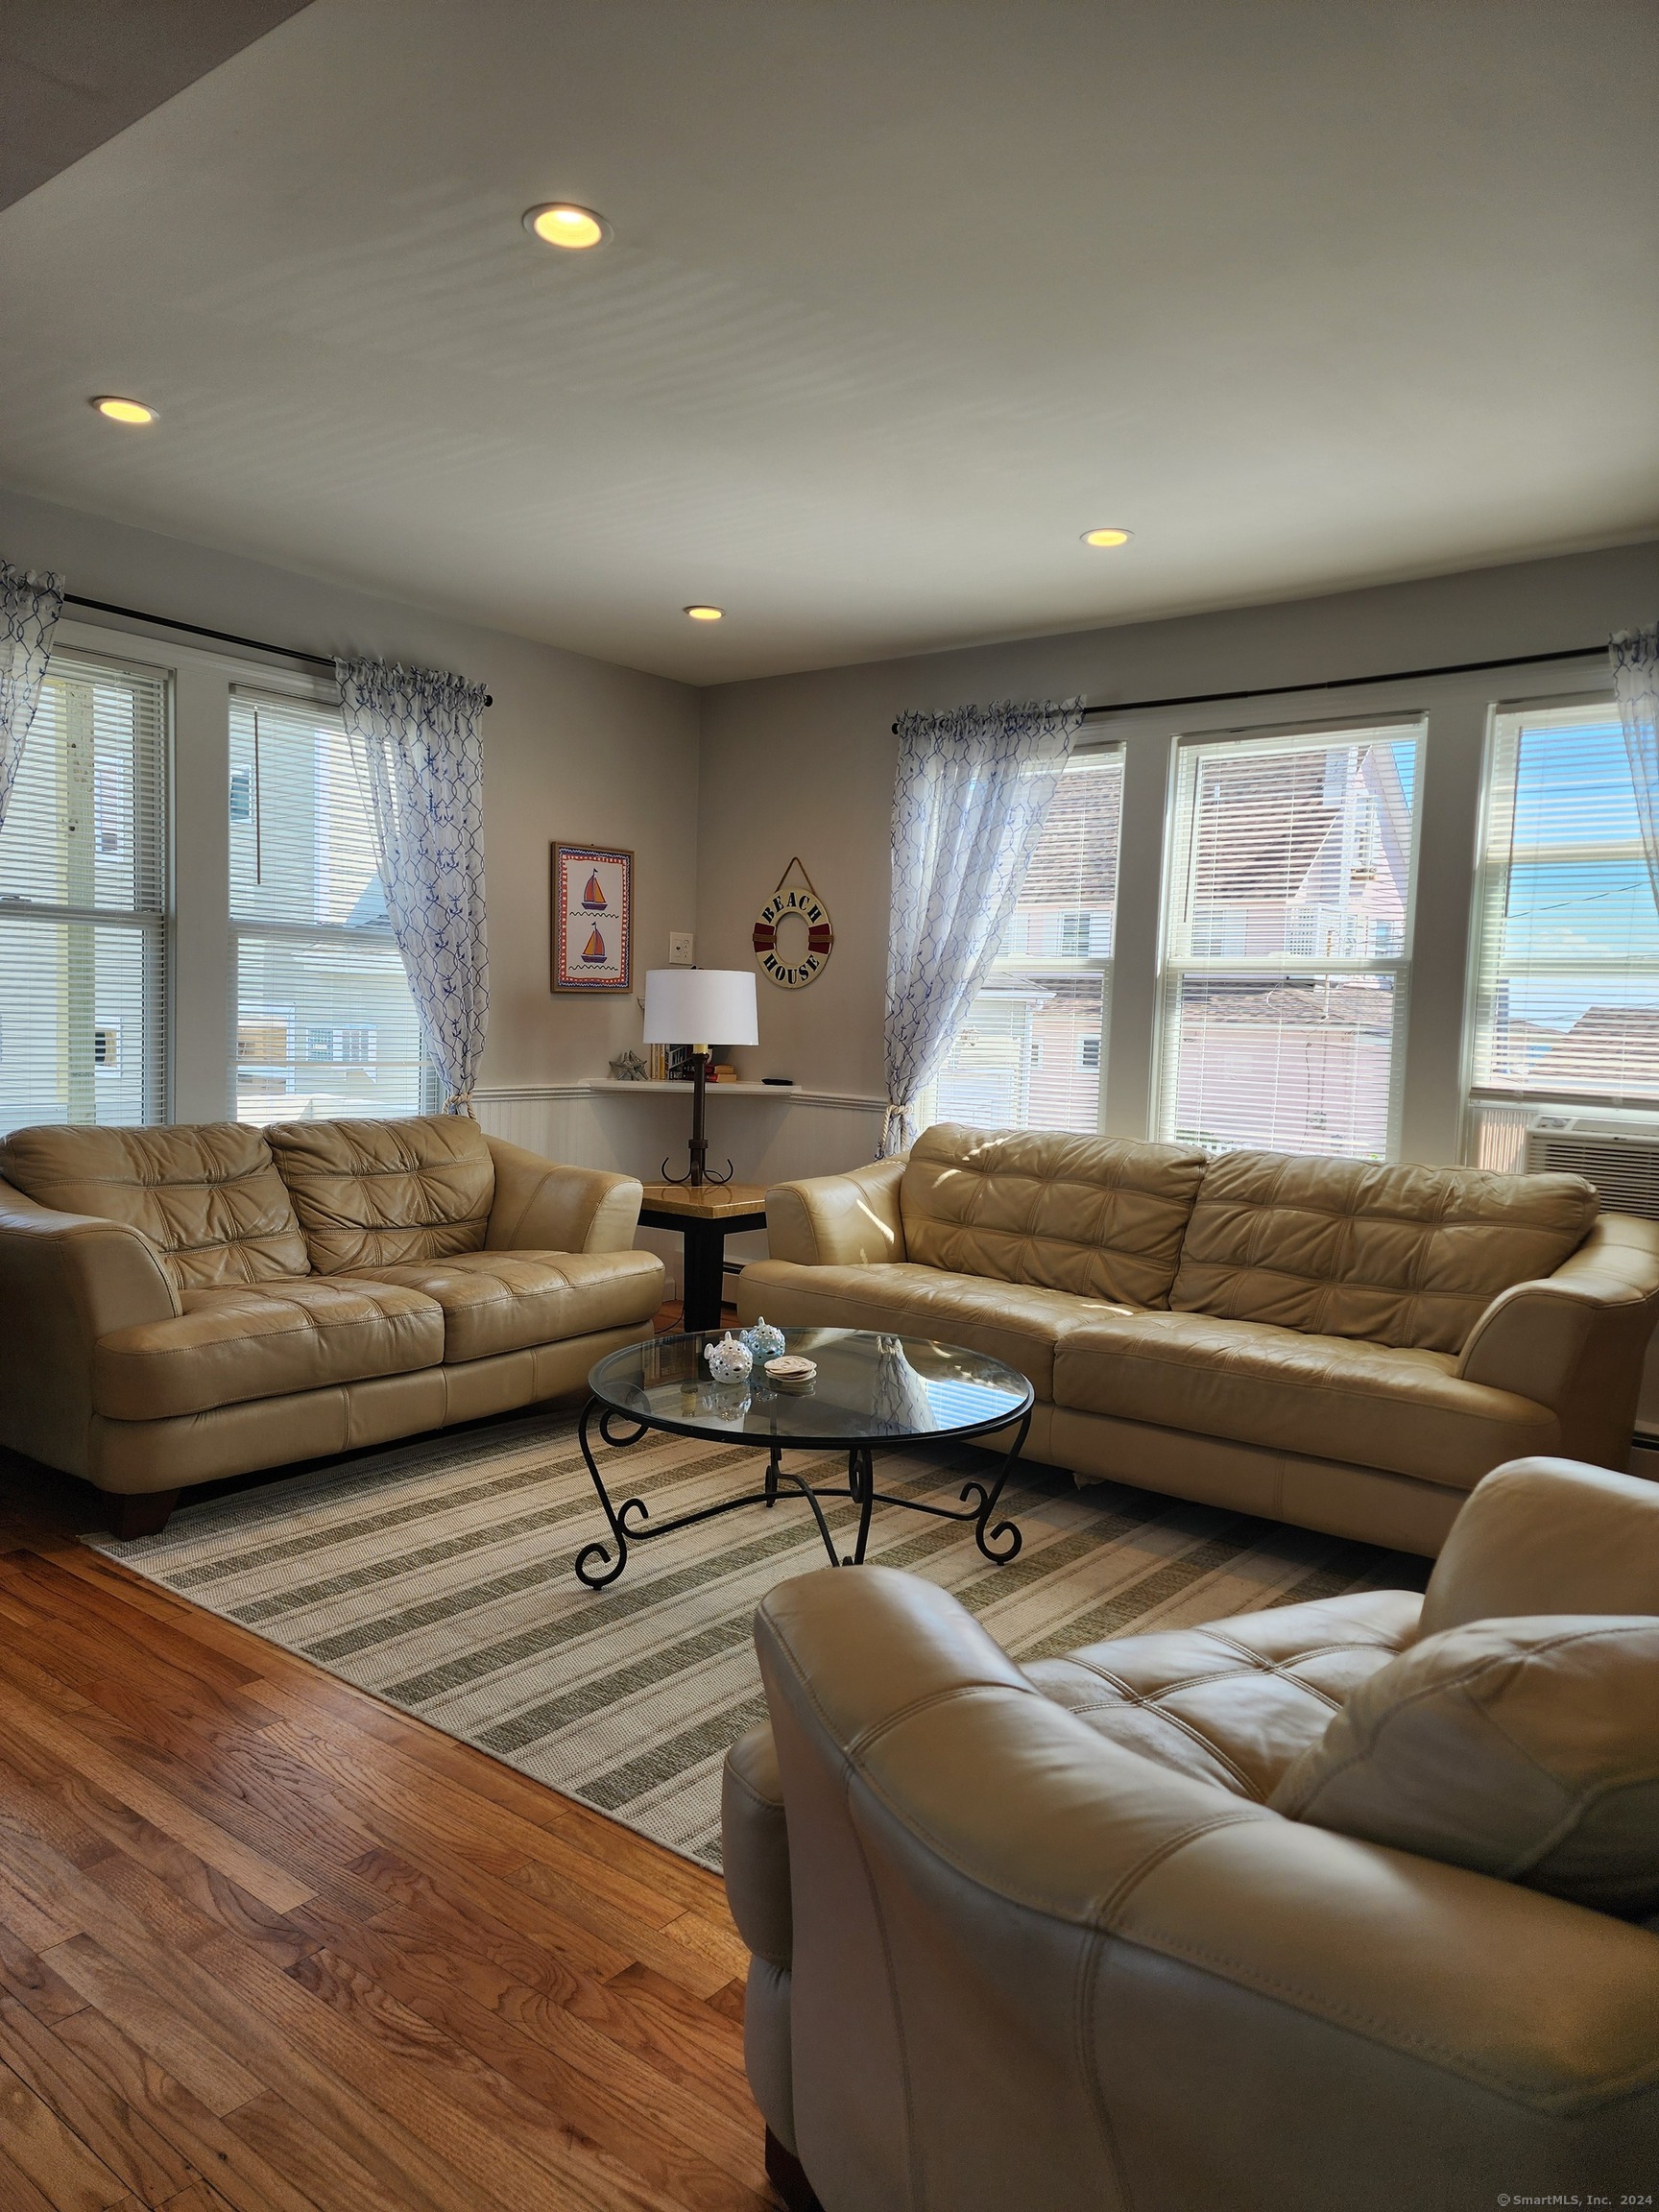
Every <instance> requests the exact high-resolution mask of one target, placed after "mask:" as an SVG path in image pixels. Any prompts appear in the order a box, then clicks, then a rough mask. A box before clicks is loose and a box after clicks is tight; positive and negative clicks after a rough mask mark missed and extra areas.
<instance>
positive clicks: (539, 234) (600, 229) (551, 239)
mask: <svg viewBox="0 0 1659 2212" xmlns="http://www.w3.org/2000/svg"><path fill="white" fill-rule="evenodd" d="M524 228H525V229H526V230H528V231H529V233H530V235H531V237H532V238H540V239H541V242H542V244H543V245H545V246H563V247H565V249H566V250H567V251H568V252H572V253H582V252H587V250H588V248H589V247H590V246H603V245H604V243H605V241H606V239H607V238H609V237H610V235H611V226H610V224H609V223H607V222H606V220H605V218H604V216H603V215H595V214H594V212H593V210H592V208H591V207H578V206H577V205H576V204H575V202H574V201H572V200H549V201H547V202H546V203H545V204H543V205H541V206H540V207H526V208H525V210H524Z"/></svg>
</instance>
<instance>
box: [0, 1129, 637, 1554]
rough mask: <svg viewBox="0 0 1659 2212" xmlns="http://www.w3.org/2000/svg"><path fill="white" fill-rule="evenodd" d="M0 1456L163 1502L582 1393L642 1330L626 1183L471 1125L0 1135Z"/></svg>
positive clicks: (151, 1508) (631, 1198)
mask: <svg viewBox="0 0 1659 2212" xmlns="http://www.w3.org/2000/svg"><path fill="white" fill-rule="evenodd" d="M0 1177H3V1178H4V1180H0V1330H3V1331H4V1336H5V1355H4V1361H3V1364H0V1443H4V1444H6V1445H8V1446H10V1447H11V1449H12V1450H13V1451H15V1452H21V1453H25V1454H27V1455H29V1456H30V1457H32V1458H35V1459H39V1460H43V1461H44V1462H45V1463H46V1465H47V1466H49V1467H59V1468H61V1469H63V1470H64V1471H65V1472H66V1473H68V1474H71V1475H79V1476H81V1477H83V1478H84V1479H85V1480H86V1481H88V1482H91V1483H93V1484H94V1485H95V1486H96V1487H97V1488H98V1489H99V1490H100V1491H101V1492H103V1493H105V1494H106V1498H107V1500H108V1503H109V1509H110V1511H109V1517H110V1519H111V1522H112V1523H113V1524H114V1525H115V1526H116V1527H117V1529H118V1532H120V1533H123V1534H139V1533H142V1532H144V1531H145V1530H146V1529H150V1528H156V1527H160V1526H161V1525H162V1524H163V1523H164V1522H165V1520H166V1517H167V1514H168V1512H169V1511H170V1510H171V1508H172V1505H173V1503H174V1501H175V1499H176V1498H177V1495H178V1493H179V1491H180V1489H181V1488H183V1487H185V1486H187V1485H189V1484H191V1483H196V1482H207V1481H212V1480H215V1479H218V1478H219V1477H221V1476H226V1475H241V1474H247V1473H249V1472H251V1471H252V1470H253V1469H255V1468H261V1467H275V1466H282V1465H286V1464H287V1463H289V1462H291V1461H294V1460H300V1459H311V1458H320V1457H324V1456H326V1455H329V1454H332V1453H336V1452H343V1451H347V1450H349V1449H351V1448H353V1447H356V1446H360V1445H368V1444H382V1443H386V1442H388V1441H390V1440H391V1439H392V1438H395V1437H399V1436H408V1435H412V1434H415V1433H418V1432H419V1431H424V1430H430V1429H441V1428H444V1427H445V1426H446V1425H448V1424H449V1423H452V1422H456V1421H470V1420H475V1419H476V1418H477V1417H478V1416H480V1415H481V1414H486V1413H498V1412H502V1411H505V1410H506V1409H508V1408H510V1407H517V1406H528V1405H532V1404H535V1403H537V1402H538V1401H540V1400H541V1399H544V1398H551V1397H554V1396H557V1395H558V1394H559V1393H561V1392H563V1391H567V1390H571V1389H574V1388H576V1387H578V1386H579V1385H580V1384H581V1383H582V1382H583V1381H584V1380H585V1378H586V1376H587V1374H588V1371H589V1368H590V1367H591V1366H592V1364H593V1362H594V1360H596V1359H597V1358H601V1357H602V1356H603V1355H604V1354H605V1353H607V1352H610V1351H613V1350H614V1349H615V1348H616V1347H617V1346H619V1345H623V1344H631V1343H634V1342H636V1341H637V1340H638V1339H639V1338H642V1337H645V1336H648V1335H649V1334H651V1323H652V1316H653V1314H654V1313H655V1312H656V1310H657V1309H658V1307H659V1306H660V1305H661V1297H662V1265H661V1261H659V1260H658V1259H656V1258H655V1257H654V1255H652V1254H651V1253H648V1252H636V1251H634V1250H633V1249H632V1245H633V1241H634V1231H635V1226H636V1223H637V1220H638V1216H639V1200H640V1186H639V1185H638V1183H637V1182H636V1181H634V1180H633V1178H632V1177H630V1176H625V1175H607V1174H601V1173H598V1172H596V1171H594V1170H591V1169H589V1168H583V1167H561V1166H553V1165H552V1164H551V1163H549V1162H548V1161H545V1160H541V1159H538V1158H537V1157H536V1155H535V1154H534V1153H530V1152H526V1151H523V1150H521V1149H520V1148H519V1147H518V1146H517V1145H514V1144H506V1143H503V1142H500V1141H499V1140H497V1139H495V1138H491V1137H486V1136H485V1135H484V1133H483V1132H482V1131H481V1130H480V1129H479V1127H478V1125H477V1123H476V1122H475V1121H472V1120H469V1119H467V1118H462V1117H454V1116H450V1117H441V1118H427V1119H413V1120H405V1121H297V1122H290V1123H286V1124H278V1125H276V1126H275V1127H273V1128H269V1129H266V1130H263V1131H261V1130H258V1129H251V1128H244V1127H242V1126H240V1125H238V1124H237V1123H234V1122H211V1123H207V1124H204V1125H203V1126H200V1127H176V1128H151V1129H99V1128H82V1127H75V1128H65V1127H52V1128H38V1129H20V1130H17V1131H15V1132H14V1133H13V1134H12V1136H11V1137H10V1138H9V1139H8V1140H7V1141H6V1142H5V1143H4V1144H3V1145H0Z"/></svg>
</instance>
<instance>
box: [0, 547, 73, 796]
mask: <svg viewBox="0 0 1659 2212" xmlns="http://www.w3.org/2000/svg"><path fill="white" fill-rule="evenodd" d="M62 612H63V579H62V577H61V576H53V575H50V574H44V575H39V576H36V574H34V572H33V571H29V572H27V573H26V572H25V571H24V570H23V569H21V568H13V567H12V564H11V563H10V562H9V561H0V824H3V823H4V822H5V820H6V809H7V807H8V806H10V805H11V804H12V784H13V783H15V782H16V781H17V767H18V763H19V762H20V761H21V760H22V758H23V747H24V744H25V742H26V741H27V739H28V735H29V725H30V724H31V723H32V722H33V721H34V719H35V709H36V707H38V706H39V704H40V685H41V682H42V680H43V679H44V677H45V674H46V657H47V655H48V654H49V653H50V652H51V650H52V633H53V631H54V630H56V629H57V627H58V617H59V615H60V614H61V613H62Z"/></svg>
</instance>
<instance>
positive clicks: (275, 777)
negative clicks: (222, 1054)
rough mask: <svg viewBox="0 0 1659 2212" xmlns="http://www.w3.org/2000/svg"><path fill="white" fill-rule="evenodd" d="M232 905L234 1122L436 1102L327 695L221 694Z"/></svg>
mask: <svg viewBox="0 0 1659 2212" xmlns="http://www.w3.org/2000/svg"><path fill="white" fill-rule="evenodd" d="M228 809H229V833H230V916H231V931H232V935H233V938H234V952H235V975H236V982H235V989H236V1035H235V1047H234V1058H233V1067H232V1070H231V1075H232V1087H233V1091H234V1096H235V1111H236V1116H237V1118H238V1119H239V1120H243V1121H259V1122H264V1121H280V1120H295V1119H314V1118H315V1119H322V1118H330V1117H333V1116H336V1115H363V1116H371V1117H374V1118H383V1117H385V1116H388V1115H397V1114H419V1113H421V1112H423V1111H426V1110H427V1109H428V1108H429V1107H430V1106H431V1105H432V1104H433V1103H434V1100H433V1095H432V1094H433V1089H434V1084H433V1077H432V1071H431V1070H430V1068H429V1066H428V1065H427V1063H426V1061H425V1059H424V1058H423V1055H422V1052H421V1024H420V1020H419V1017H418V1016H417V1013H416V1010H415V1000H414V997H413V995H412V994H411V992H410V989H409V984H408V979H407V977H406V976H405V974H404V972H403V963H402V961H401V959H400V958H399V956H398V952H397V945H396V943H395V942H394V940H393V936H392V927H391V924H390V921H389V920H388V917H387V912H386V900H385V895H384V892H383V890H382V888H381V883H380V875H379V869H378V865H377V863H376V859H375V854H374V843H373V834H372V831H371V828H370V821H369V812H368V806H367V804H366V801H365V799H364V795H363V792H362V790H361V788H360V786H359V783H358V780H357V775H356V771H355V769H354V767H353V765H352V760H351V753H350V746H349V740H348V738H347V735H346V731H345V728H344V725H343V724H342V722H341V719H340V713H339V709H337V708H331V707H325V706H321V705H315V706H314V705H310V704H308V703H306V702H304V701H301V700H297V699H286V698H276V697H273V696H269V695H261V694H258V693H253V692H247V691H242V690H237V691H235V692H233V693H232V695H231V701H230V780H229V799H228Z"/></svg>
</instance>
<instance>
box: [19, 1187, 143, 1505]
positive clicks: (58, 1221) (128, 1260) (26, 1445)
mask: <svg viewBox="0 0 1659 2212" xmlns="http://www.w3.org/2000/svg"><path fill="white" fill-rule="evenodd" d="M180 1310H181V1308H180V1303H179V1294H178V1291H177V1289H176V1288H175V1286H174V1283H173V1278H172V1276H171V1275H170V1274H169V1273H168V1271H167V1268H166V1266H165V1264H164V1262H163V1261H162V1257H161V1254H160V1252H159V1251H158V1250H157V1248H156V1245H155V1244H154V1243H153V1242H152V1241H151V1239H150V1238H148V1237H146V1236H145V1235H144V1234H143V1232H142V1230H139V1229H134V1228H132V1227H131V1226H130V1225H129V1224H128V1223H126V1222H123V1221H105V1220H101V1219H99V1218H98V1217H97V1216H96V1215H93V1214H60V1213H57V1212H55V1211H54V1209H52V1208H51V1207H49V1206H40V1205H37V1204H36V1201H35V1200H34V1199H33V1198H29V1197H26V1196H25V1195H24V1193H23V1192H22V1191H21V1190H14V1189H13V1188H12V1185H11V1184H10V1183H0V1331H3V1332H4V1336H5V1346H6V1350H5V1357H4V1358H0V1442H3V1443H5V1444H7V1445H9V1446H10V1447H11V1448H12V1451H14V1452H24V1453H27V1454H28V1455H29V1456H30V1457H31V1458H34V1459H41V1460H44V1461H45V1463H46V1464H47V1466H49V1467H60V1468H62V1469H63V1470H64V1471H65V1473H67V1474H71V1475H86V1474H88V1473H89V1472H90V1466H91V1462H90V1458H89V1455H88V1431H89V1424H90V1422H91V1418H92V1349H93V1346H94V1345H95V1344H96V1343H97V1341H98V1339H99V1338H100V1337H101V1336H108V1334H110V1333H111V1332H112V1331H113V1330H116V1329H129V1328H132V1327H133V1326H134V1325H136V1324H137V1323H139V1322H144V1321H168V1320H171V1319H173V1317H174V1316H175V1315H176V1314H178V1313H179V1312H180Z"/></svg>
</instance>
